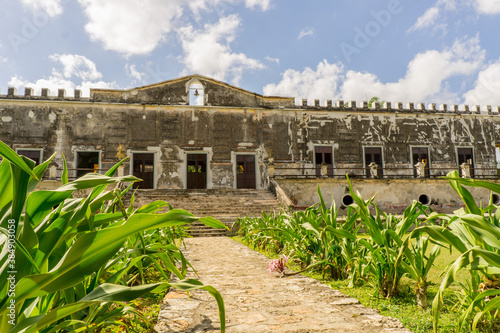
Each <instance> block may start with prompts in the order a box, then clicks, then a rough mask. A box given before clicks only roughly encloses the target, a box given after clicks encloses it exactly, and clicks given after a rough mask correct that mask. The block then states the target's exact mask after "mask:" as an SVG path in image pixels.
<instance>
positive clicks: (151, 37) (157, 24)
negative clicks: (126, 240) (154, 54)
mask: <svg viewBox="0 0 500 333" xmlns="http://www.w3.org/2000/svg"><path fill="white" fill-rule="evenodd" d="M78 2H79V3H80V4H81V5H82V7H83V9H84V10H85V14H86V15H87V17H88V23H87V24H86V25H85V30H86V31H87V33H88V34H89V35H90V38H91V39H92V40H93V41H100V42H102V43H103V46H104V48H105V49H107V50H113V51H117V52H120V53H123V54H125V55H133V54H148V53H150V52H151V51H153V50H154V49H155V48H156V46H157V45H158V43H160V42H161V41H162V40H163V39H164V38H165V36H166V34H167V33H168V32H169V31H171V30H172V28H173V27H174V20H175V19H176V18H178V17H179V16H180V15H181V14H182V6H181V4H182V1H181V0H142V1H140V2H138V1H135V0H106V1H99V0H78Z"/></svg>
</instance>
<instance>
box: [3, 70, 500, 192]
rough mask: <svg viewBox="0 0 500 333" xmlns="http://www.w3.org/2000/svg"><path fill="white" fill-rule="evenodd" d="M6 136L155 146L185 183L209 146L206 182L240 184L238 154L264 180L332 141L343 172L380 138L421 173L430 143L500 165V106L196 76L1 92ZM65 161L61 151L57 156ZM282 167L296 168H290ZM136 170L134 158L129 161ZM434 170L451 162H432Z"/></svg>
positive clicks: (105, 150) (162, 176)
mask: <svg viewBox="0 0 500 333" xmlns="http://www.w3.org/2000/svg"><path fill="white" fill-rule="evenodd" d="M192 83H196V84H201V85H202V86H203V93H204V96H205V105H204V106H189V105H187V104H189V101H188V96H189V94H188V91H189V87H190V86H191V84H192ZM0 139H1V140H3V141H4V142H6V143H7V144H9V145H10V146H11V147H13V148H36V149H43V155H44V157H45V158H47V157H49V156H50V155H52V154H53V153H54V152H57V153H64V154H65V156H66V157H67V160H68V164H69V167H70V168H75V165H74V163H75V158H74V156H75V152H76V151H78V150H92V151H99V152H100V156H101V167H102V168H103V169H108V168H109V167H111V166H112V165H113V164H114V163H116V162H117V161H118V160H119V159H118V157H117V153H118V148H119V147H120V146H122V148H123V149H124V151H128V152H155V161H156V165H155V167H156V170H155V172H156V174H155V179H156V187H157V188H184V187H185V186H186V177H187V175H186V169H187V167H186V154H187V153H189V152H202V153H206V154H208V155H207V156H208V187H209V188H212V187H213V188H234V187H235V186H236V185H235V182H236V181H235V179H236V167H235V155H236V154H253V155H255V156H256V159H257V161H256V166H257V173H258V175H257V187H259V188H262V187H265V186H266V185H267V184H266V178H267V176H268V174H267V163H268V160H269V158H273V159H274V164H275V166H276V175H279V174H280V173H286V174H293V175H304V174H311V175H313V174H315V172H316V171H315V169H314V166H315V164H314V163H315V156H314V149H315V146H328V147H332V152H333V163H334V166H335V168H336V169H335V175H336V176H338V177H343V176H344V175H345V174H346V173H348V174H349V175H351V176H353V177H356V176H358V175H363V174H364V172H365V170H363V166H364V164H363V159H364V156H363V155H364V154H363V149H364V147H381V148H382V154H383V158H384V167H386V168H394V170H393V171H391V172H392V173H393V174H395V175H406V176H411V175H413V166H412V164H413V161H412V156H411V147H414V146H418V147H421V146H425V147H428V148H429V154H430V162H431V168H448V169H450V168H458V165H457V156H456V150H457V148H458V147H472V148H473V149H474V160H475V167H476V170H475V174H476V175H485V174H486V175H494V174H496V172H495V171H494V170H489V171H487V170H480V169H481V168H494V167H495V144H496V143H500V114H499V113H498V112H491V108H490V111H488V112H481V111H478V112H459V111H457V109H455V111H453V112H452V111H448V112H447V111H440V110H435V109H434V110H415V109H413V108H411V109H404V108H403V107H402V106H401V105H400V106H398V108H397V109H391V108H390V107H389V108H386V109H368V108H367V107H365V106H363V107H360V108H356V107H355V106H353V105H351V106H349V107H346V106H344V105H343V104H341V103H339V104H338V106H329V107H316V106H302V107H298V106H297V107H296V106H294V105H293V98H281V97H265V96H262V95H259V94H255V93H252V92H248V91H245V90H243V89H239V88H236V87H231V86H229V85H227V84H225V83H221V82H219V81H216V80H212V79H209V78H205V77H202V76H190V77H186V78H180V79H177V80H172V81H167V82H163V83H158V84H154V85H150V86H145V87H139V88H136V89H131V90H100V89H93V90H92V91H91V98H90V99H79V98H76V97H75V98H56V97H43V96H42V97H36V96H26V95H25V96H19V95H0ZM55 161H56V163H58V164H59V166H62V157H61V155H60V154H58V155H57V156H56V159H55ZM280 168H292V169H288V170H284V171H283V169H281V170H280ZM125 172H126V173H130V172H131V170H130V164H127V165H126V170H125ZM432 172H433V173H432V176H439V175H444V174H445V173H446V172H447V170H443V171H441V170H438V171H436V170H433V171H432Z"/></svg>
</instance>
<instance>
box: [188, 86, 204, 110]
mask: <svg viewBox="0 0 500 333" xmlns="http://www.w3.org/2000/svg"><path fill="white" fill-rule="evenodd" d="M203 100H204V93H203V86H202V85H201V84H199V83H194V84H192V85H191V86H190V87H189V105H203V104H204V103H203Z"/></svg>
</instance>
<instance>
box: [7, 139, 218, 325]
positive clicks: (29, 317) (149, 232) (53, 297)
mask: <svg viewBox="0 0 500 333" xmlns="http://www.w3.org/2000/svg"><path fill="white" fill-rule="evenodd" d="M0 156H2V157H3V161H2V163H1V164H0V231H1V233H0V246H1V252H0V318H1V322H0V331H1V332H10V333H15V332H26V333H28V332H54V331H60V330H66V331H72V332H78V331H85V332H86V331H94V330H95V329H96V328H102V327H107V326H110V325H120V324H121V323H120V322H119V321H118V320H117V318H120V317H122V316H124V315H126V314H132V315H135V316H139V317H140V313H138V312H137V311H136V310H135V309H133V308H132V307H130V306H129V305H127V303H126V302H129V301H131V300H133V299H135V298H137V297H140V296H142V295H144V294H146V293H150V292H152V293H158V292H161V291H165V290H167V289H168V288H170V287H175V288H179V289H182V290H186V291H189V290H193V289H203V290H206V291H208V292H209V293H211V294H212V295H213V296H214V297H215V299H216V300H217V303H218V306H219V313H220V320H221V331H224V327H225V314H224V304H223V301H222V298H221V296H220V294H219V293H218V292H217V291H216V290H215V289H214V288H213V287H210V286H204V285H203V284H202V283H200V282H199V281H196V280H185V274H186V267H187V266H188V265H189V263H188V262H187V261H186V259H185V258H184V256H183V255H182V253H181V252H180V250H179V249H178V248H177V247H176V246H175V243H174V242H173V241H174V238H175V237H176V236H178V234H179V233H178V232H177V233H176V232H175V231H174V228H177V230H178V228H181V229H182V228H183V227H184V226H186V225H189V224H190V223H191V222H193V221H196V220H198V218H196V217H194V216H193V215H192V214H190V213H188V212H186V211H184V210H170V211H168V212H167V213H163V214H157V211H158V210H160V209H162V208H163V207H166V206H167V204H166V203H165V202H154V203H151V204H148V205H145V206H143V207H140V208H138V209H136V210H134V209H133V208H132V206H131V207H129V208H127V209H126V208H125V207H124V205H123V202H122V196H123V194H124V193H125V192H126V191H128V189H129V188H130V187H129V188H127V189H126V190H125V191H121V190H120V189H119V188H115V189H114V190H111V191H110V190H107V187H108V185H110V184H116V183H118V182H136V181H139V179H137V178H136V177H133V176H125V177H113V175H114V173H115V171H116V170H117V168H118V166H119V165H120V164H121V163H123V161H121V162H120V163H118V164H117V165H115V166H114V167H113V168H111V169H110V170H109V171H108V172H107V173H106V174H105V175H100V174H94V173H91V174H87V175H85V176H83V177H81V178H79V179H77V180H75V181H73V182H68V181H67V168H66V165H65V168H64V172H63V177H62V180H63V185H62V186H61V187H59V188H58V189H56V190H49V191H34V189H35V187H36V185H37V184H38V182H39V180H40V179H41V178H42V176H43V174H44V173H45V171H46V169H47V167H48V166H49V163H50V162H51V161H52V159H53V158H54V156H52V157H51V158H49V159H48V160H47V161H45V162H44V163H43V164H41V165H39V166H36V167H35V166H34V162H33V161H31V160H29V159H28V158H26V157H22V156H18V155H17V154H16V153H15V152H14V151H12V149H10V148H9V147H8V146H7V145H5V144H4V143H3V142H0ZM77 190H87V191H89V194H88V195H87V196H86V197H84V198H76V197H74V196H73V193H74V192H75V191H77ZM132 200H133V199H132ZM199 220H200V221H202V222H204V223H205V224H207V225H210V226H217V227H223V225H222V224H221V223H220V222H219V221H216V220H215V219H213V218H202V219H199ZM148 269H157V270H159V271H160V272H161V275H162V276H163V279H164V281H162V282H156V281H148V280H147V274H145V272H147V270H148ZM171 274H175V275H176V276H177V277H178V278H179V279H180V280H181V281H179V282H178V283H171V282H170V277H171Z"/></svg>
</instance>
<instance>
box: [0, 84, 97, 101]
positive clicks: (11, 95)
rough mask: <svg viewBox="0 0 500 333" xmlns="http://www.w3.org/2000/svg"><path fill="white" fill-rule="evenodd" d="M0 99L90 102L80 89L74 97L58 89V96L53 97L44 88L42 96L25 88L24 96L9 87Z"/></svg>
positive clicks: (31, 89)
mask: <svg viewBox="0 0 500 333" xmlns="http://www.w3.org/2000/svg"><path fill="white" fill-rule="evenodd" d="M0 98H5V99H22V100H51V101H54V100H56V101H57V100H65V101H89V98H88V97H82V91H81V90H79V89H75V90H74V94H73V96H66V90H65V89H58V90H57V95H51V93H50V89H49V88H42V89H41V92H40V95H35V94H34V89H33V88H29V87H26V88H24V94H18V92H17V89H16V88H14V87H9V88H8V89H7V94H6V95H5V94H4V95H2V94H1V93H0Z"/></svg>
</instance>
